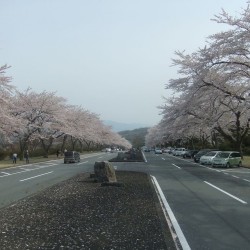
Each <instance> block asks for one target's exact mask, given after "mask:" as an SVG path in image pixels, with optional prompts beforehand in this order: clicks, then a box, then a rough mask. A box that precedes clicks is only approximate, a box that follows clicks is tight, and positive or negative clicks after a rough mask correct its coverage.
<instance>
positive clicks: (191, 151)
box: [182, 150, 199, 159]
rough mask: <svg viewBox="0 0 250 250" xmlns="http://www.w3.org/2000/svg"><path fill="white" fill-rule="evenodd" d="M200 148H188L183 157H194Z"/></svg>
mask: <svg viewBox="0 0 250 250" xmlns="http://www.w3.org/2000/svg"><path fill="white" fill-rule="evenodd" d="M198 152H199V150H187V151H186V152H185V153H184V154H183V155H182V157H183V158H191V159H192V158H194V155H195V154H197V153H198Z"/></svg>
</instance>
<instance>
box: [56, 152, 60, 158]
mask: <svg viewBox="0 0 250 250" xmlns="http://www.w3.org/2000/svg"><path fill="white" fill-rule="evenodd" d="M59 154H60V151H59V150H57V151H56V156H57V158H58V156H59Z"/></svg>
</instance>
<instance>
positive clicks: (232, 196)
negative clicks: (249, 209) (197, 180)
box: [204, 181, 247, 204]
mask: <svg viewBox="0 0 250 250" xmlns="http://www.w3.org/2000/svg"><path fill="white" fill-rule="evenodd" d="M204 182H205V183H206V184H208V185H209V186H211V187H213V188H215V189H217V190H219V191H220V192H222V193H224V194H226V195H228V196H230V197H231V198H233V199H235V200H237V201H239V202H241V203H243V204H247V202H245V201H243V200H241V199H239V198H238V197H236V196H234V195H232V194H230V193H228V192H226V191H224V190H223V189H221V188H218V187H216V186H215V185H213V184H211V183H209V182H207V181H204Z"/></svg>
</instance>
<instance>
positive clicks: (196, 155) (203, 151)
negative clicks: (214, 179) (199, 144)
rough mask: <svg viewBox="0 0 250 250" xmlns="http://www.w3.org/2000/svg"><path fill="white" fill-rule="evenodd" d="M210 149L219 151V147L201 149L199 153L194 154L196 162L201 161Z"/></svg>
mask: <svg viewBox="0 0 250 250" xmlns="http://www.w3.org/2000/svg"><path fill="white" fill-rule="evenodd" d="M210 151H218V149H207V148H206V149H201V150H200V151H199V152H198V153H197V154H195V155H194V162H200V158H201V157H202V156H203V155H205V154H206V153H208V152H210Z"/></svg>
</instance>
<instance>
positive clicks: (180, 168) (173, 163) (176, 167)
mask: <svg viewBox="0 0 250 250" xmlns="http://www.w3.org/2000/svg"><path fill="white" fill-rule="evenodd" d="M172 165H173V166H174V167H176V168H179V169H181V168H180V167H179V166H177V165H175V164H174V163H172Z"/></svg>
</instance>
